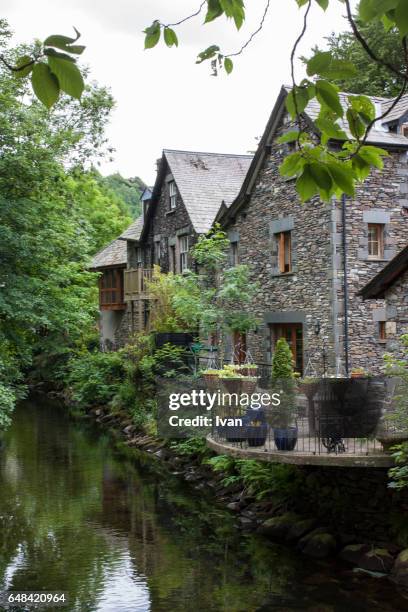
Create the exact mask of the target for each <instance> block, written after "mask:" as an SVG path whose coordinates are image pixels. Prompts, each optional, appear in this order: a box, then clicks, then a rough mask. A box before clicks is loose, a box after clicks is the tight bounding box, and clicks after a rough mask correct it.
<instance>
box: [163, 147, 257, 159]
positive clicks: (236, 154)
mask: <svg viewBox="0 0 408 612" xmlns="http://www.w3.org/2000/svg"><path fill="white" fill-rule="evenodd" d="M163 153H189V154H191V155H214V156H216V155H218V156H221V157H251V158H252V157H253V155H251V154H250V153H216V152H210V151H185V150H183V149H163Z"/></svg>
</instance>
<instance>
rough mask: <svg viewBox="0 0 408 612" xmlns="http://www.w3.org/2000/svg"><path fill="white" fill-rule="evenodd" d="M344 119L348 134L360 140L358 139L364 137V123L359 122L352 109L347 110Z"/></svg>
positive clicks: (356, 114)
mask: <svg viewBox="0 0 408 612" xmlns="http://www.w3.org/2000/svg"><path fill="white" fill-rule="evenodd" d="M346 117H347V123H348V125H349V128H350V132H351V133H352V135H353V136H354V138H357V140H360V138H362V137H363V136H364V134H365V131H366V128H365V125H364V123H363V122H362V121H361V119H360V116H359V114H358V113H357V112H356V111H355V110H353V109H352V108H349V109H347V113H346Z"/></svg>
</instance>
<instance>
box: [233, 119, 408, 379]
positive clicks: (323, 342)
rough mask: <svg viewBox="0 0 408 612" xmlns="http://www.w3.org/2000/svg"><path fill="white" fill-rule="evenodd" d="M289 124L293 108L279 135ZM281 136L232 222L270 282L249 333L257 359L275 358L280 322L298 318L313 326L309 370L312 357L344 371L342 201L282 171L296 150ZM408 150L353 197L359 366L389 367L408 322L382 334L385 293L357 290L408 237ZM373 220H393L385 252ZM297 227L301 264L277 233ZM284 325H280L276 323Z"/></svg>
mask: <svg viewBox="0 0 408 612" xmlns="http://www.w3.org/2000/svg"><path fill="white" fill-rule="evenodd" d="M287 129H288V119H287V116H285V117H284V118H283V120H282V122H281V124H280V127H279V128H278V130H277V133H276V138H277V137H278V136H279V135H280V134H281V133H282V132H284V131H285V130H287ZM276 138H275V140H274V141H273V143H272V145H271V146H270V152H269V153H268V155H267V156H266V158H265V160H264V163H263V167H262V168H261V170H260V172H259V174H258V177H257V179H256V182H255V185H254V187H253V189H252V193H251V195H250V196H249V198H248V199H247V202H246V204H245V205H244V206H242V207H241V208H240V209H239V210H238V212H237V215H236V217H235V218H233V219H231V220H230V221H229V222H228V224H227V225H226V228H227V229H228V231H229V232H230V233H232V234H234V235H235V236H238V237H239V243H238V257H239V263H244V264H249V265H250V267H251V270H252V279H253V280H254V281H258V282H260V285H261V288H260V290H259V292H258V294H257V296H256V298H255V300H254V303H253V304H252V305H251V309H252V311H253V312H255V314H256V316H257V317H258V320H259V326H258V329H257V330H256V332H255V333H251V334H249V335H248V348H249V350H250V352H251V355H252V357H253V358H254V360H255V361H257V362H260V363H262V362H263V363H265V362H266V363H269V362H270V361H271V356H272V351H273V344H274V337H273V336H274V330H275V329H276V326H279V325H283V324H286V325H288V324H297V325H298V326H301V327H302V333H303V372H305V370H306V373H308V374H312V373H313V369H312V368H310V367H309V368H307V365H308V362H309V359H310V360H311V361H312V363H313V366H314V371H315V372H316V373H317V374H320V375H321V374H322V373H323V369H324V368H326V371H328V372H329V373H332V374H335V373H337V374H344V365H345V342H344V337H345V336H344V291H343V285H344V283H343V279H344V274H343V266H344V249H343V244H342V203H341V202H333V203H330V204H325V203H322V202H321V201H319V199H318V198H315V199H314V200H312V201H311V202H308V203H306V204H303V205H302V204H301V203H300V201H299V198H298V196H297V193H296V190H295V185H294V181H292V180H287V179H285V178H283V177H281V176H280V174H279V166H280V164H281V162H282V160H283V159H284V157H285V156H286V155H287V153H288V148H287V145H280V144H278V143H277V142H276ZM407 191H408V165H407V155H406V153H401V152H398V151H394V152H392V151H390V154H389V157H387V158H386V161H385V168H384V170H383V171H382V172H380V171H378V170H375V171H373V172H372V173H371V175H370V177H369V178H368V179H367V180H366V181H365V182H364V183H363V184H361V185H360V186H359V187H358V188H357V192H356V196H355V198H354V199H353V200H350V198H347V203H346V251H347V253H346V256H347V288H348V314H349V316H348V324H349V368H350V369H352V368H356V367H363V368H365V369H367V370H369V371H371V372H374V373H375V372H380V371H381V370H382V366H383V354H384V352H385V351H386V349H387V348H388V347H389V344H390V343H392V342H393V341H394V342H395V340H396V337H397V335H398V334H399V333H400V332H401V331H402V327H403V326H401V325H398V326H397V328H396V329H395V330H394V329H393V328H392V326H388V333H387V336H388V340H387V341H381V340H380V339H379V322H380V321H388V320H389V319H390V318H391V317H390V315H391V314H392V313H391V312H390V311H387V309H386V305H385V302H384V300H369V301H366V302H364V301H363V300H362V298H360V297H358V296H357V292H358V291H359V290H360V289H361V288H362V286H363V285H364V284H365V283H366V282H367V281H368V280H369V279H370V278H371V277H373V276H374V275H375V274H376V273H377V272H378V271H379V270H380V269H381V268H382V267H383V266H384V265H385V263H386V262H387V261H389V260H390V259H392V257H393V256H394V255H395V254H396V252H397V251H399V250H400V249H402V248H403V246H405V244H406V242H407V237H408V216H407V214H406V205H407V200H406V197H407V196H406V194H407ZM368 223H380V224H383V225H384V258H383V259H382V260H371V259H368V252H367V245H368V239H367V232H368ZM285 231H291V238H292V243H291V255H292V271H291V272H289V273H284V274H281V273H279V270H277V239H276V237H277V234H278V232H285ZM275 333H276V332H275Z"/></svg>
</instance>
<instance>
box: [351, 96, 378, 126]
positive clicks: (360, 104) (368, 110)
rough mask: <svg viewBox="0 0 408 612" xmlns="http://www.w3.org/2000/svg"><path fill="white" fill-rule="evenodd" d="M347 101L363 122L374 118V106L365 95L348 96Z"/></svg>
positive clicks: (368, 121)
mask: <svg viewBox="0 0 408 612" xmlns="http://www.w3.org/2000/svg"><path fill="white" fill-rule="evenodd" d="M348 102H349V104H350V106H351V108H352V109H353V110H354V111H356V112H357V113H358V114H359V115H360V118H361V119H362V120H363V121H364V122H365V123H367V124H368V123H370V122H371V121H372V120H373V119H375V106H374V104H373V102H372V101H371V100H370V98H368V97H367V96H349V97H348Z"/></svg>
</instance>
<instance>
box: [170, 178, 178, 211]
mask: <svg viewBox="0 0 408 612" xmlns="http://www.w3.org/2000/svg"><path fill="white" fill-rule="evenodd" d="M169 196H170V210H174V209H175V208H176V204H177V188H176V183H175V181H171V182H170V183H169Z"/></svg>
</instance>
